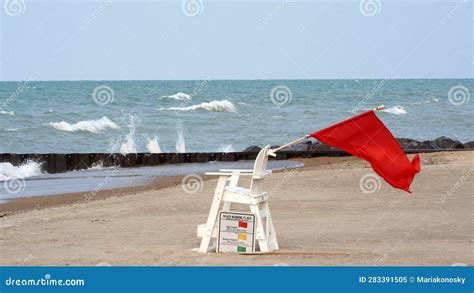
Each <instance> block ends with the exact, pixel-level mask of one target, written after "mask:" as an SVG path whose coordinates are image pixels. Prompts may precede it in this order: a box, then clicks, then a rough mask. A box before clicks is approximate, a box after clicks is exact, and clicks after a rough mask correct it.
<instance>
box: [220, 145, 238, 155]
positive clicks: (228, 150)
mask: <svg viewBox="0 0 474 293" xmlns="http://www.w3.org/2000/svg"><path fill="white" fill-rule="evenodd" d="M219 152H222V153H232V152H235V150H234V147H233V146H232V144H226V145H223V146H222V147H221V148H220V149H219Z"/></svg>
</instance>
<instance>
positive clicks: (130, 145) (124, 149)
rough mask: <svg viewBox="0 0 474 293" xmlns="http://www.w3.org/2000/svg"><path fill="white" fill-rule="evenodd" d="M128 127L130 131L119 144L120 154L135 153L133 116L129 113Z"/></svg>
mask: <svg viewBox="0 0 474 293" xmlns="http://www.w3.org/2000/svg"><path fill="white" fill-rule="evenodd" d="M128 128H129V129H130V131H129V133H128V134H127V136H126V137H125V138H126V140H125V142H124V143H123V144H122V145H121V146H120V153H121V154H122V155H126V154H136V153H137V144H136V143H135V116H133V115H130V123H129V124H128Z"/></svg>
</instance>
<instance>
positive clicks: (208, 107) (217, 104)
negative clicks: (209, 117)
mask: <svg viewBox="0 0 474 293" xmlns="http://www.w3.org/2000/svg"><path fill="white" fill-rule="evenodd" d="M159 110H160V111H163V110H165V111H184V112H186V111H194V110H205V111H212V112H236V111H237V108H236V107H235V106H234V104H232V102H231V101H228V100H222V101H212V102H208V103H201V104H198V105H192V106H188V107H170V108H160V109H159Z"/></svg>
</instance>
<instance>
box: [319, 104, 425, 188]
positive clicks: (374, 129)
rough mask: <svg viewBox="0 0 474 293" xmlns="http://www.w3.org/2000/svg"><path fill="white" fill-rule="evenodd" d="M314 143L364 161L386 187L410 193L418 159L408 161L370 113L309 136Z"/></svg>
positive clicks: (418, 163) (383, 127)
mask: <svg viewBox="0 0 474 293" xmlns="http://www.w3.org/2000/svg"><path fill="white" fill-rule="evenodd" d="M310 136H312V137H314V138H316V139H317V140H319V141H321V142H323V143H325V144H328V145H331V146H333V147H336V148H339V149H341V150H343V151H346V152H348V153H351V154H353V155H354V156H357V157H359V158H361V159H364V160H367V161H368V162H369V163H370V165H371V166H372V169H374V171H375V172H377V174H379V175H380V176H381V177H382V178H383V179H385V181H387V183H388V184H390V185H392V186H393V187H395V188H400V189H402V190H405V191H407V192H411V191H410V184H411V182H412V181H413V178H414V177H415V174H416V173H418V172H420V158H419V156H418V155H416V156H415V157H414V158H413V160H412V161H411V162H410V161H409V160H408V158H407V156H406V155H405V153H404V152H403V150H402V149H401V148H400V145H399V144H398V142H397V141H396V140H395V138H394V137H393V135H392V133H390V131H389V130H388V129H387V127H385V125H384V124H383V123H382V121H380V119H379V118H378V117H377V116H376V115H375V113H374V111H373V110H370V111H367V112H365V113H362V114H360V115H357V116H355V117H352V118H349V119H347V120H344V121H342V122H339V123H337V124H334V125H332V126H329V127H327V128H325V129H323V130H320V131H316V132H314V133H311V134H310Z"/></svg>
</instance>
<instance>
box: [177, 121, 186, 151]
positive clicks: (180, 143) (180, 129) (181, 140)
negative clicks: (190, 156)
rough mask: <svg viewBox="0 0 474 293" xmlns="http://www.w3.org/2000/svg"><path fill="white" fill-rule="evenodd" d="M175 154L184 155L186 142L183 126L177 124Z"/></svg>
mask: <svg viewBox="0 0 474 293" xmlns="http://www.w3.org/2000/svg"><path fill="white" fill-rule="evenodd" d="M176 152H177V153H185V152H186V141H185V140H184V134H183V126H182V125H181V124H178V138H177V139H176Z"/></svg>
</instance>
